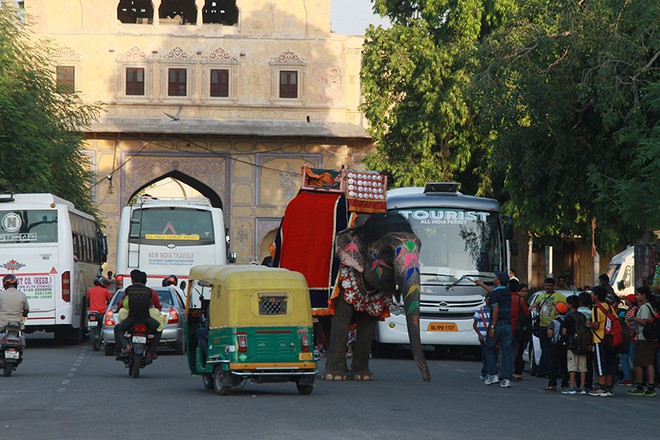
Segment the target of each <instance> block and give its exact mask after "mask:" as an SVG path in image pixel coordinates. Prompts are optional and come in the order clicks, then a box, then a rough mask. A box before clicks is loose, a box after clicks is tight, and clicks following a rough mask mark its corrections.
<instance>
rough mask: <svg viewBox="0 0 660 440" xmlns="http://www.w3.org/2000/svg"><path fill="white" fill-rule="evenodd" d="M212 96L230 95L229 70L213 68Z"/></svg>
mask: <svg viewBox="0 0 660 440" xmlns="http://www.w3.org/2000/svg"><path fill="white" fill-rule="evenodd" d="M211 96H212V97H215V98H227V97H229V70H227V69H211Z"/></svg>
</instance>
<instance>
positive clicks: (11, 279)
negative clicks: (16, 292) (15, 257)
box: [2, 274, 18, 289]
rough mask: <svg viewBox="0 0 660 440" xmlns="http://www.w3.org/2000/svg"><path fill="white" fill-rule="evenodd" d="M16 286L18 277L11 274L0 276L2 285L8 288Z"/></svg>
mask: <svg viewBox="0 0 660 440" xmlns="http://www.w3.org/2000/svg"><path fill="white" fill-rule="evenodd" d="M12 286H13V287H18V279H16V277H15V276H14V275H12V274H7V275H5V276H4V277H3V278H2V287H4V288H5V289H9V288H10V287H12Z"/></svg>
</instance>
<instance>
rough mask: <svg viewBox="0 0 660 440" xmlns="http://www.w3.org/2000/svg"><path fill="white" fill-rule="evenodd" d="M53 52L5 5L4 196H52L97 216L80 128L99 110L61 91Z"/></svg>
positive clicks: (0, 89) (0, 148)
mask: <svg viewBox="0 0 660 440" xmlns="http://www.w3.org/2000/svg"><path fill="white" fill-rule="evenodd" d="M51 50H52V48H51V47H50V46H49V45H48V43H46V42H43V41H32V40H31V39H30V34H29V33H28V31H27V29H26V28H25V27H24V26H23V25H22V24H21V23H20V22H19V20H18V16H17V13H16V10H15V9H13V7H12V6H10V5H8V4H7V3H6V2H5V4H4V5H2V6H0V163H1V164H2V166H1V167H0V192H14V193H26V192H50V193H53V194H56V195H58V196H59V197H62V198H64V199H67V200H70V201H71V202H73V203H74V204H75V205H76V207H78V208H79V209H81V210H83V211H87V212H89V213H93V214H95V213H96V211H95V208H94V205H93V203H92V198H91V192H90V190H89V186H88V183H89V182H90V181H91V179H92V177H93V175H92V171H91V169H90V164H89V162H88V159H87V157H86V156H85V155H84V154H83V148H84V143H83V141H84V138H83V135H82V134H81V133H80V130H81V129H82V128H84V127H86V126H88V125H89V123H90V122H91V121H92V120H93V119H94V118H96V117H97V116H98V114H99V107H98V106H97V105H88V104H85V103H83V102H82V100H81V99H80V97H79V96H78V95H76V94H75V93H72V94H59V93H56V91H55V79H54V66H53V65H52V63H51V62H50V60H49V57H48V53H49V51H51Z"/></svg>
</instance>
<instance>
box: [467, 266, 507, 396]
mask: <svg viewBox="0 0 660 440" xmlns="http://www.w3.org/2000/svg"><path fill="white" fill-rule="evenodd" d="M508 282H509V276H508V275H507V274H506V273H505V272H499V271H496V272H495V280H494V282H493V284H494V285H495V288H494V289H492V290H490V289H488V288H487V289H486V290H489V291H490V293H489V294H488V298H489V302H490V326H489V328H488V338H487V339H486V361H487V365H488V377H487V378H486V380H485V381H484V383H485V384H486V385H492V384H494V383H498V382H499V381H500V377H499V376H498V372H497V344H498V343H499V344H500V348H501V350H502V383H501V384H500V386H501V387H502V388H510V387H511V378H512V377H513V356H512V353H511V345H512V342H513V332H512V330H511V291H509V289H508V288H507V287H506V285H507V283H508ZM475 283H476V284H477V285H482V287H484V288H486V286H485V285H483V283H482V282H481V281H476V282H475Z"/></svg>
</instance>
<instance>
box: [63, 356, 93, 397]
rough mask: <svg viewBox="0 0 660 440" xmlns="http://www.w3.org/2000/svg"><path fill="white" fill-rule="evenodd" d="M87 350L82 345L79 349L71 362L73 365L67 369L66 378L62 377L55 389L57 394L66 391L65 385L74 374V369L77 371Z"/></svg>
mask: <svg viewBox="0 0 660 440" xmlns="http://www.w3.org/2000/svg"><path fill="white" fill-rule="evenodd" d="M86 352H87V347H86V346H85V347H83V348H81V349H80V354H79V355H78V357H77V358H76V361H75V362H74V363H73V366H72V367H71V368H70V369H69V373H67V375H66V377H67V379H64V380H63V381H62V386H61V387H60V388H58V389H57V392H58V393H59V394H62V393H64V392H66V389H67V385H69V384H70V383H71V379H72V378H73V377H74V376H75V373H76V371H78V367H80V365H81V364H82V362H83V361H84V360H85V353H86Z"/></svg>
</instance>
